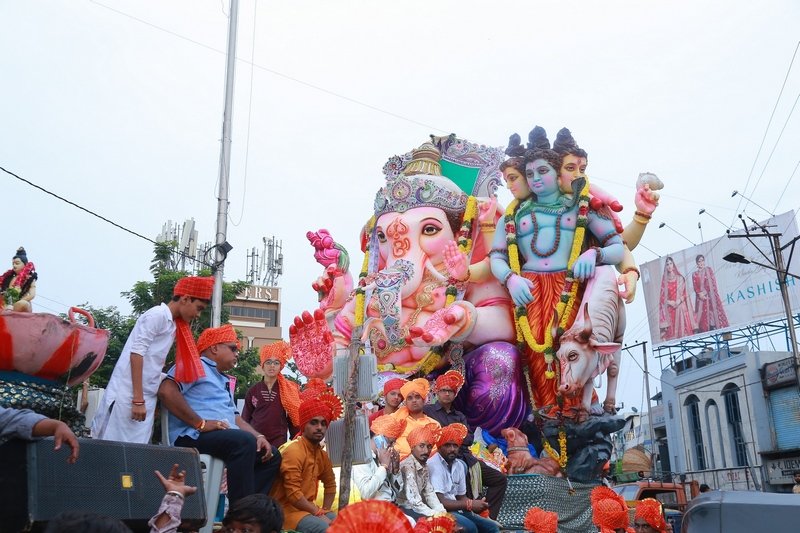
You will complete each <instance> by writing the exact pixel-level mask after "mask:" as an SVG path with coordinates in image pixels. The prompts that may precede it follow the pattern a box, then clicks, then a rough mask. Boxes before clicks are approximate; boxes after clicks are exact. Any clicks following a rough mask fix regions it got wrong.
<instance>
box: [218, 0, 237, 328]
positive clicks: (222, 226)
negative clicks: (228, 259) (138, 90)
mask: <svg viewBox="0 0 800 533" xmlns="http://www.w3.org/2000/svg"><path fill="white" fill-rule="evenodd" d="M229 17H230V20H229V21H228V54H227V58H226V62H225V66H226V68H225V108H224V111H223V114H222V147H221V152H220V157H219V192H218V193H217V236H216V239H215V246H214V254H215V260H214V264H215V265H216V271H215V272H214V292H213V293H212V294H211V326H212V327H215V328H216V327H219V325H220V320H221V316H222V278H223V275H224V268H225V256H226V255H227V251H228V250H225V251H223V247H224V245H225V244H226V243H227V241H226V236H227V232H228V175H229V174H230V171H231V122H232V116H233V81H234V66H235V65H236V28H237V23H238V21H239V0H231V4H230V13H229ZM228 249H230V245H229V246H228Z"/></svg>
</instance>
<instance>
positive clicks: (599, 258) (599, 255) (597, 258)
mask: <svg viewBox="0 0 800 533" xmlns="http://www.w3.org/2000/svg"><path fill="white" fill-rule="evenodd" d="M592 250H594V251H595V255H594V263H595V264H596V265H602V264H603V249H602V248H600V247H599V246H592Z"/></svg>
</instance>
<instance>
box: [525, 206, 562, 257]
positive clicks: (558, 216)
mask: <svg viewBox="0 0 800 533" xmlns="http://www.w3.org/2000/svg"><path fill="white" fill-rule="evenodd" d="M563 214H564V211H563V210H561V211H560V212H557V213H556V223H555V227H556V238H555V241H554V242H553V246H552V247H551V248H550V249H549V250H547V251H546V252H542V251H540V250H539V249H538V248H537V247H536V239H538V238H539V221H538V220H536V211H535V210H534V211H531V220H532V221H533V236H532V238H531V252H533V255H535V256H536V257H550V256H551V255H553V254H554V253H556V250H558V245H559V244H561V215H563Z"/></svg>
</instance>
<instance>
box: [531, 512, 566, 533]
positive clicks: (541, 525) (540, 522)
mask: <svg viewBox="0 0 800 533" xmlns="http://www.w3.org/2000/svg"><path fill="white" fill-rule="evenodd" d="M524 525H525V529H526V530H528V531H530V533H556V532H557V531H558V515H557V514H556V513H554V512H552V511H545V510H544V509H540V508H538V507H531V508H530V509H528V512H527V513H525V524H524Z"/></svg>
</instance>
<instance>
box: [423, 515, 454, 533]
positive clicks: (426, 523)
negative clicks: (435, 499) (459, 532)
mask: <svg viewBox="0 0 800 533" xmlns="http://www.w3.org/2000/svg"><path fill="white" fill-rule="evenodd" d="M455 529H456V519H455V518H453V517H452V516H450V515H449V514H443V515H439V516H425V517H423V518H420V519H419V520H417V525H416V526H414V531H413V533H453V531H455Z"/></svg>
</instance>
